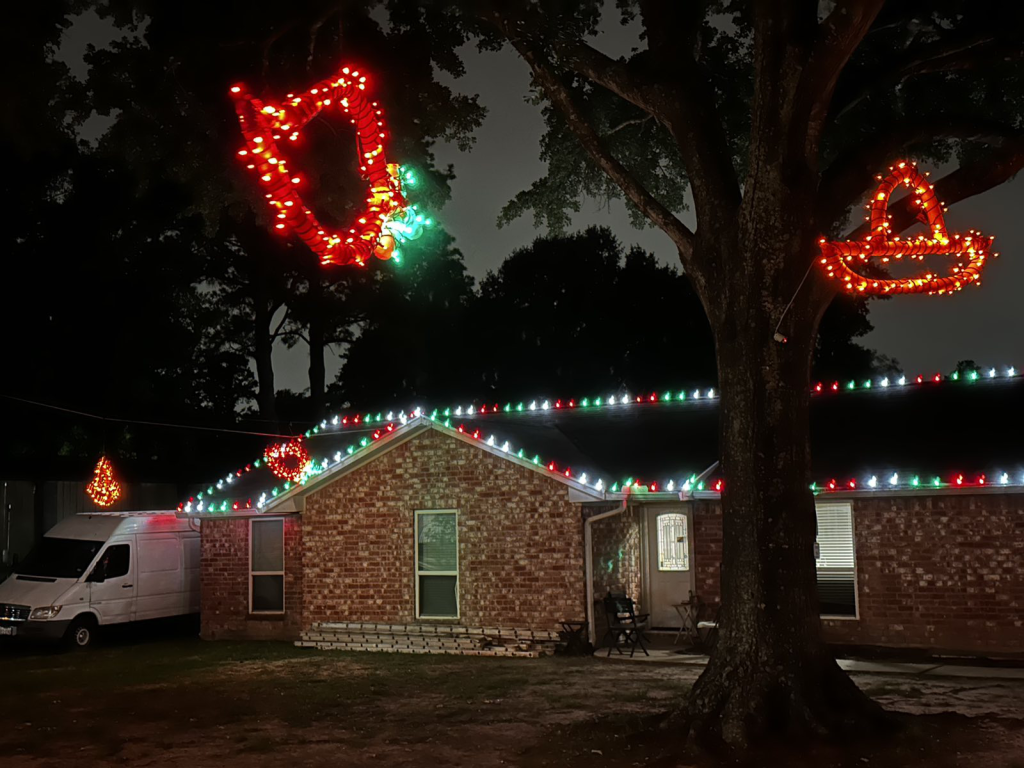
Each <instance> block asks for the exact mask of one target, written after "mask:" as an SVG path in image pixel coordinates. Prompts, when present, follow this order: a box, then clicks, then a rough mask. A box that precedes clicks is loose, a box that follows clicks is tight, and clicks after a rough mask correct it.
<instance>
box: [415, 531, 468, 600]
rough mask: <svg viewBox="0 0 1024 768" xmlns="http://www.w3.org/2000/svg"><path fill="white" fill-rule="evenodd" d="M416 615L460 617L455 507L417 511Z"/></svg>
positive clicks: (457, 533)
mask: <svg viewBox="0 0 1024 768" xmlns="http://www.w3.org/2000/svg"><path fill="white" fill-rule="evenodd" d="M416 616H417V617H418V618H423V619H457V618H458V617H459V530H458V515H457V513H456V512H454V511H438V512H434V511H417V512H416Z"/></svg>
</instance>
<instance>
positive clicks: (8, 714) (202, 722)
mask: <svg viewBox="0 0 1024 768" xmlns="http://www.w3.org/2000/svg"><path fill="white" fill-rule="evenodd" d="M699 672H700V669H699V668H696V667H690V666H685V665H678V664H635V663H629V662H621V661H605V660H603V659H569V658H557V657H556V658H547V659H540V660H530V659H523V660H520V659H490V658H457V657H445V656H400V655H391V654H369V653H366V654H349V653H340V652H331V651H326V652H317V651H310V650H305V649H297V648H294V647H291V646H289V645H285V644H268V643H203V642H200V641H197V640H190V639H178V640H171V641H150V642H137V643H122V644H118V645H113V646H108V647H101V648H98V649H95V650H93V651H91V652H87V653H77V654H74V653H73V654H56V653H52V652H51V653H40V652H25V651H17V650H14V651H11V650H0V725H2V727H0V755H3V757H2V758H0V763H2V765H3V766H5V768H22V767H24V766H33V767H36V768H41V767H43V766H53V767H54V768H56V767H57V766H61V767H62V768H63V767H64V766H75V767H76V768H77V767H79V766H80V767H81V768H90V767H92V766H100V765H131V766H140V767H145V766H158V765H159V766H161V767H167V768H176V767H177V766H182V767H183V768H185V767H187V768H202V767H204V766H217V768H236V767H241V766H255V765H285V766H287V768H300V767H302V766H375V767H376V766H473V767H474V768H491V766H524V767H533V766H570V767H573V768H575V767H577V766H594V768H600V766H665V767H666V768H667V767H668V766H690V765H695V766H696V765H699V766H712V765H719V764H722V763H721V762H719V761H716V760H714V759H712V758H710V757H708V756H706V755H698V754H692V753H687V752H684V751H682V750H680V748H679V739H678V737H677V735H676V734H673V733H671V732H667V731H666V730H665V729H663V728H659V727H658V726H657V721H658V716H659V715H661V714H662V713H665V712H667V711H668V710H669V709H670V708H671V707H672V706H673V705H675V704H676V703H677V702H679V701H680V700H681V699H682V697H683V696H684V695H685V694H686V691H687V690H688V688H689V687H690V685H691V684H692V682H693V681H694V680H695V679H696V677H697V675H698V674H699ZM855 679H856V680H857V683H858V685H860V686H861V687H863V688H864V689H865V690H867V691H868V692H869V693H871V694H872V695H873V696H874V697H875V698H877V699H878V700H879V701H881V702H882V703H883V704H884V705H885V706H886V707H887V708H889V709H891V710H894V711H897V712H900V713H905V714H904V715H901V718H902V719H904V720H905V721H906V723H905V728H904V729H903V731H902V733H901V735H900V736H898V737H897V738H895V739H892V740H890V741H888V742H886V743H882V744H877V743H873V744H865V743H847V744H843V745H819V746H815V747H813V748H804V747H800V748H796V747H794V748H792V749H790V750H789V751H787V752H786V753H785V754H782V753H774V754H771V755H764V756H763V757H762V759H760V760H758V761H757V764H759V765H780V764H787V765H795V766H808V768H810V766H814V768H827V767H828V766H858V768H859V767H861V766H886V767H888V766H892V767H893V768H895V767H896V766H911V765H928V766H930V767H936V768H942V767H943V766H961V765H962V766H975V765H977V766H983V767H984V768H1002V767H1004V766H1005V767H1006V768H1024V681H1011V682H1008V681H998V680H978V679H953V678H946V679H940V678H935V679H921V678H913V677H904V676H882V675H866V674H865V675H860V676H857V677H856V678H855Z"/></svg>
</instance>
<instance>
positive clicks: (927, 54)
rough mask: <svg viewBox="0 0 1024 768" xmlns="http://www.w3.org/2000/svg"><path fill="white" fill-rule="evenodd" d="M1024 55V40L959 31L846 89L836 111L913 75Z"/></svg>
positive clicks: (841, 112) (912, 51) (915, 49)
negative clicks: (1013, 41) (1004, 40)
mask: <svg viewBox="0 0 1024 768" xmlns="http://www.w3.org/2000/svg"><path fill="white" fill-rule="evenodd" d="M1022 56H1024V44H1020V43H1019V42H1018V43H1017V44H1015V45H1004V44H1003V43H1002V42H1001V41H999V40H998V39H997V38H995V37H994V36H992V35H991V34H971V35H955V36H949V37H946V38H940V39H939V40H936V41H934V42H931V43H926V44H924V45H921V46H916V47H910V48H907V49H906V50H904V52H903V53H902V54H901V55H899V56H898V57H896V58H895V60H894V61H893V63H892V65H891V66H889V67H888V68H885V69H882V70H876V71H875V72H874V73H873V75H872V76H870V77H865V78H864V79H862V80H861V81H860V82H859V83H855V84H853V85H851V86H850V87H847V88H844V89H842V90H845V91H846V92H847V95H846V96H844V97H843V98H842V99H840V100H839V103H838V104H837V105H836V106H837V108H836V109H833V114H834V115H835V117H836V119H838V118H840V117H842V116H843V115H844V114H846V113H847V112H849V111H850V110H851V109H853V108H854V107H855V106H857V105H858V104H859V103H860V102H861V101H863V100H864V99H866V98H867V97H868V96H870V95H871V94H872V93H874V92H876V91H878V90H880V89H881V88H884V87H887V86H892V85H894V84H896V83H900V82H902V81H904V80H906V79H908V78H910V77H915V76H917V75H924V74H931V73H934V72H952V71H957V70H971V69H979V68H981V67H982V66H984V65H985V64H988V63H991V62H992V61H993V60H1013V59H1019V58H1021V57H1022Z"/></svg>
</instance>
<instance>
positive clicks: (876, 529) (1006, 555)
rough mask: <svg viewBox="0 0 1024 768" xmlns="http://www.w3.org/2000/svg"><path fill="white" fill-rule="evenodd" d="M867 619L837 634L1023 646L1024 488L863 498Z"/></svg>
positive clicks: (1005, 649)
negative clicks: (1020, 491) (1021, 491)
mask: <svg viewBox="0 0 1024 768" xmlns="http://www.w3.org/2000/svg"><path fill="white" fill-rule="evenodd" d="M853 510H854V536H855V544H856V553H857V592H858V595H857V597H858V608H859V620H843V621H825V622H823V624H824V626H825V636H826V638H827V639H828V640H830V641H831V642H836V643H844V644H857V645H886V646H899V647H908V648H926V649H933V650H946V651H965V652H971V653H981V654H986V653H992V654H999V653H1024V497H1022V496H1020V495H1010V494H985V495H945V496H903V497H895V498H869V499H856V500H855V501H854V503H853Z"/></svg>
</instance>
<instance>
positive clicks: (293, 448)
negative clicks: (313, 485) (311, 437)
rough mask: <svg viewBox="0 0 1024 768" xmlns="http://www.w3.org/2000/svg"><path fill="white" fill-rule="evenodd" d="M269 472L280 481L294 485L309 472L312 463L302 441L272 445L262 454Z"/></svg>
mask: <svg viewBox="0 0 1024 768" xmlns="http://www.w3.org/2000/svg"><path fill="white" fill-rule="evenodd" d="M263 458H264V459H265V460H266V462H267V466H268V467H269V468H270V471H271V472H273V473H274V474H275V475H276V476H277V477H280V478H281V479H282V480H290V481H291V482H293V483H295V482H298V481H299V480H301V479H302V477H303V476H304V475H305V474H306V473H307V472H308V471H309V468H310V465H311V464H312V461H311V460H310V458H309V451H307V450H306V446H304V445H303V444H302V439H301V438H299V439H298V440H289V441H288V442H287V443H278V444H277V445H272V446H270V447H269V448H267V450H266V451H265V452H264V454H263Z"/></svg>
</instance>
